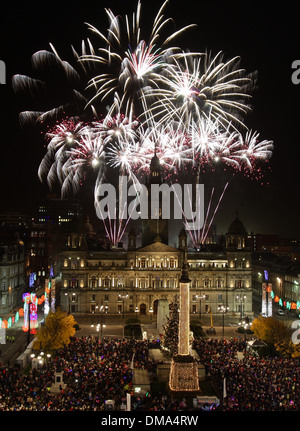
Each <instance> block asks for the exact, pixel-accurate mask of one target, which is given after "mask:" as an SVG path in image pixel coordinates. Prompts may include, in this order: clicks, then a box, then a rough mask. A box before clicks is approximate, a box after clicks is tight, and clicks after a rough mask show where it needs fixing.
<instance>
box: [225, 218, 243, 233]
mask: <svg viewBox="0 0 300 431" xmlns="http://www.w3.org/2000/svg"><path fill="white" fill-rule="evenodd" d="M228 233H229V234H231V235H247V231H246V228H245V226H244V225H243V223H242V222H241V220H240V219H239V217H238V215H237V216H236V218H235V220H233V222H232V223H231V224H230V226H229V228H228Z"/></svg>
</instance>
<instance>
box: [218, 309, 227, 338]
mask: <svg viewBox="0 0 300 431" xmlns="http://www.w3.org/2000/svg"><path fill="white" fill-rule="evenodd" d="M228 310H229V307H225V305H219V307H218V311H219V312H220V313H222V315H223V316H222V327H223V330H222V337H223V338H224V315H225V313H226V312H227V311H228Z"/></svg>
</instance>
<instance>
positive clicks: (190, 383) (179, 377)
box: [169, 355, 200, 392]
mask: <svg viewBox="0 0 300 431" xmlns="http://www.w3.org/2000/svg"><path fill="white" fill-rule="evenodd" d="M169 387H170V390H171V391H172V392H200V386H199V376H198V363H197V362H196V361H195V359H194V358H193V356H191V355H176V356H174V357H173V359H172V363H171V370H170V376H169Z"/></svg>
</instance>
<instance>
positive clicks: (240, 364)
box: [194, 339, 300, 411]
mask: <svg viewBox="0 0 300 431" xmlns="http://www.w3.org/2000/svg"><path fill="white" fill-rule="evenodd" d="M194 347H195V350H196V351H197V353H198V355H199V356H200V358H201V362H202V363H203V364H204V365H205V367H206V371H207V372H209V373H210V374H211V376H212V378H213V380H214V382H216V384H217V385H218V386H219V393H220V394H221V396H222V398H223V396H224V395H225V397H224V400H223V403H220V405H219V406H218V409H219V410H240V411H297V410H300V358H290V359H288V358H283V357H262V358H259V357H258V356H257V355H256V354H254V352H252V351H249V350H247V351H246V349H245V341H244V340H240V339H231V340H224V339H209V340H204V339H199V340H197V341H195V343H194ZM238 352H241V353H242V356H241V357H242V359H239V357H238V354H237V353H238ZM241 357H240V358H241ZM224 379H225V386H224ZM224 387H225V389H226V393H224Z"/></svg>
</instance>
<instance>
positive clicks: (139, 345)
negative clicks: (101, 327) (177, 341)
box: [0, 337, 155, 411]
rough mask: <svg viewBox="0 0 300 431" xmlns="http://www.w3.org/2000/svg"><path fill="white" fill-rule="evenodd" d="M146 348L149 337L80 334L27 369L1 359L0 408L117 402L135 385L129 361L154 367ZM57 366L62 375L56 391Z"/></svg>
mask: <svg viewBox="0 0 300 431" xmlns="http://www.w3.org/2000/svg"><path fill="white" fill-rule="evenodd" d="M148 352H149V348H148V342H147V341H136V340H119V339H112V340H109V339H103V340H101V341H99V340H97V339H93V338H91V337H81V338H73V339H72V340H71V342H70V344H69V345H68V346H65V347H64V348H62V349H60V350H59V351H58V352H56V354H55V355H53V356H52V357H51V359H50V360H48V361H46V362H45V363H44V365H43V366H42V367H40V368H38V369H35V368H34V369H32V370H30V371H29V373H28V374H26V373H24V372H21V370H18V369H17V368H16V367H13V366H8V365H6V366H5V365H4V364H0V410H47V411H48V410H50V411H53V410H63V411H70V410H103V409H105V402H106V401H108V400H113V401H114V403H115V407H116V408H118V407H120V405H121V404H124V402H126V393H127V392H128V391H130V390H131V387H132V385H133V367H134V368H143V369H147V370H149V372H152V371H153V366H154V365H155V364H154V363H153V360H152V359H151V358H150V356H149V354H148ZM55 372H63V376H62V377H63V378H62V385H61V388H60V390H59V392H58V393H55V394H54V393H53V392H52V390H51V388H52V385H53V383H54V378H55ZM64 384H65V385H66V386H64Z"/></svg>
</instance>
